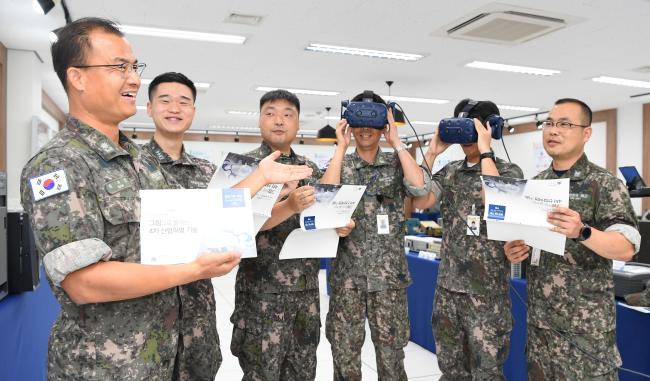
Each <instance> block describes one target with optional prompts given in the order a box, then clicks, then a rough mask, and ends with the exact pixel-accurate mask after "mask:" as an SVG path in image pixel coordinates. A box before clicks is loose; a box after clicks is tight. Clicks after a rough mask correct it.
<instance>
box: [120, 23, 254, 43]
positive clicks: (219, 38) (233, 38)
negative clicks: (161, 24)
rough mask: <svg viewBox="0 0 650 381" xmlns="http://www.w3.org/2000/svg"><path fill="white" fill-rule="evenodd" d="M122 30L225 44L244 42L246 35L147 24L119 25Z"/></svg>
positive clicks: (137, 33)
mask: <svg viewBox="0 0 650 381" xmlns="http://www.w3.org/2000/svg"><path fill="white" fill-rule="evenodd" d="M119 28H120V30H121V31H122V32H124V33H126V34H135V35H139V36H151V37H164V38H176V39H181V40H195V41H206V42H222V43H225V44H243V43H244V42H245V41H246V37H244V36H237V35H233V34H219V33H204V32H193V31H189V30H177V29H163V28H150V27H146V26H135V25H119Z"/></svg>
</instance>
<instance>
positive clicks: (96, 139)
mask: <svg viewBox="0 0 650 381" xmlns="http://www.w3.org/2000/svg"><path fill="white" fill-rule="evenodd" d="M65 128H67V129H68V130H70V131H71V132H72V133H73V134H75V135H77V136H78V137H79V138H80V139H81V140H83V141H84V142H85V143H86V144H87V145H88V147H89V148H90V149H91V150H93V151H95V152H96V153H97V154H98V155H99V156H101V158H102V159H104V160H106V161H109V160H112V159H114V158H116V157H118V156H127V155H130V156H137V154H138V148H137V145H136V144H135V143H134V142H133V141H132V140H131V139H129V138H128V137H127V136H126V135H124V134H123V133H122V131H120V132H119V137H118V140H119V145H116V144H115V143H113V141H112V140H111V139H109V138H108V136H106V135H104V134H103V133H101V132H100V131H99V130H96V129H94V128H92V127H91V126H89V125H87V124H86V123H84V122H82V121H80V120H79V119H77V118H75V117H73V116H70V115H68V117H67V118H66V123H65Z"/></svg>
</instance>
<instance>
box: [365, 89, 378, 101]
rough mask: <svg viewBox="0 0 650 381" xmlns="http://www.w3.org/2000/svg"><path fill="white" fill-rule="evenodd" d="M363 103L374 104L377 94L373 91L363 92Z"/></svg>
mask: <svg viewBox="0 0 650 381" xmlns="http://www.w3.org/2000/svg"><path fill="white" fill-rule="evenodd" d="M363 101H364V102H374V101H375V93H374V92H373V91H372V90H364V91H363Z"/></svg>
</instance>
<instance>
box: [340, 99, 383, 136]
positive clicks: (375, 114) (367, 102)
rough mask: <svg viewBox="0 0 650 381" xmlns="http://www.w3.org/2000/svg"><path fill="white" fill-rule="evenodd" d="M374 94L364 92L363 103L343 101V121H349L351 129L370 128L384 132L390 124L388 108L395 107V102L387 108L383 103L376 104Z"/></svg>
mask: <svg viewBox="0 0 650 381" xmlns="http://www.w3.org/2000/svg"><path fill="white" fill-rule="evenodd" d="M373 96H374V93H373V92H372V91H370V90H366V91H364V92H363V100H362V101H361V102H351V101H349V100H345V101H341V119H345V120H347V121H348V125H349V126H350V127H370V128H375V129H377V130H383V129H384V127H386V125H387V124H388V108H389V107H390V108H391V109H392V108H393V107H394V104H395V103H393V102H391V103H389V104H388V107H386V105H385V104H383V103H376V102H375V101H374V100H373V99H374V98H373Z"/></svg>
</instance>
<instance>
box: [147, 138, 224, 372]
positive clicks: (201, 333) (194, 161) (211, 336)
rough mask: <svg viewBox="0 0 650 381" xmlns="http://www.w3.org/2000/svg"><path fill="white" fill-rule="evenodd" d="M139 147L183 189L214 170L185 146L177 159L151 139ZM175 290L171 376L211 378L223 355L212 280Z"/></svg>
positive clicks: (202, 184)
mask: <svg viewBox="0 0 650 381" xmlns="http://www.w3.org/2000/svg"><path fill="white" fill-rule="evenodd" d="M142 148H143V149H144V150H148V151H149V152H150V153H151V154H152V155H153V156H154V157H155V158H156V159H157V160H158V162H159V163H160V164H161V166H162V167H163V169H165V170H166V171H167V173H168V174H169V175H171V176H172V177H173V178H174V180H176V181H177V182H178V183H179V184H180V185H181V186H182V187H183V188H186V189H203V188H207V186H208V184H209V183H210V179H212V175H213V174H214V172H215V171H216V166H215V165H214V164H212V163H211V162H209V161H207V160H204V159H200V158H197V157H194V156H192V155H190V154H188V153H187V152H185V147H183V148H182V151H181V157H180V158H179V159H178V160H174V159H172V158H171V157H170V156H169V155H168V154H167V153H165V151H163V149H162V148H160V146H159V145H158V143H156V141H155V140H153V139H151V140H150V141H149V142H148V143H147V144H145V145H144V146H143V147H142ZM178 292H179V295H180V298H181V314H180V319H179V320H180V326H181V332H180V337H179V342H178V344H179V346H178V354H177V357H176V365H175V367H174V377H173V379H174V380H187V381H190V380H192V381H200V380H205V381H213V380H214V377H215V376H216V374H217V371H218V370H219V367H220V366H221V361H222V356H221V349H220V348H219V334H218V333H217V322H216V315H215V314H216V306H215V300H214V289H213V287H212V282H211V281H210V279H202V280H199V281H196V282H192V283H189V284H186V285H183V286H180V287H179V288H178Z"/></svg>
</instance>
